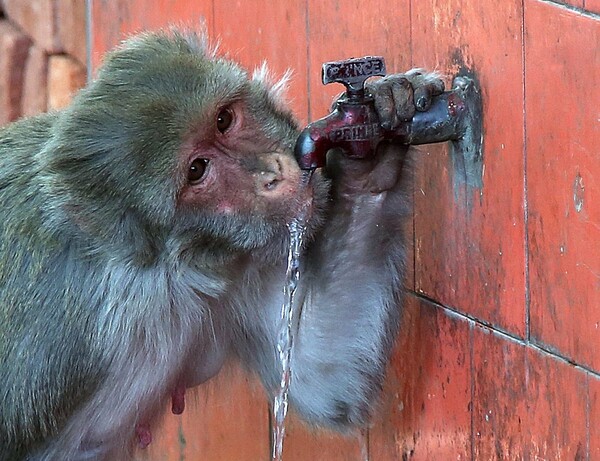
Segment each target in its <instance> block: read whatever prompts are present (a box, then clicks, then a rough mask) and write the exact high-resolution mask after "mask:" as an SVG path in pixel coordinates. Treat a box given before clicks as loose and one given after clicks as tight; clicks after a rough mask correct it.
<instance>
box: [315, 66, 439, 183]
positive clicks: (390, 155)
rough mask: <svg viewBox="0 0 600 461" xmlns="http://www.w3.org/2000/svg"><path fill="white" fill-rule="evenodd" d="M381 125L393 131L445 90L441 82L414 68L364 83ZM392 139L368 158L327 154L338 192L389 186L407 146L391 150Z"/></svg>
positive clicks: (431, 75)
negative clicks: (372, 100) (352, 158)
mask: <svg viewBox="0 0 600 461" xmlns="http://www.w3.org/2000/svg"><path fill="white" fill-rule="evenodd" d="M367 91H368V92H369V93H370V94H371V95H372V97H373V99H374V103H375V110H376V111H377V115H378V116H379V120H380V125H381V127H382V128H383V129H384V130H388V131H393V130H396V129H398V128H399V127H400V126H401V125H402V124H403V123H406V122H409V121H410V120H411V119H412V118H413V116H414V115H415V113H416V112H421V111H426V110H428V109H429V107H430V106H431V101H432V98H433V97H434V96H437V95H439V94H441V93H443V91H444V82H443V81H442V80H441V79H440V78H439V77H438V76H437V75H436V74H433V73H427V72H423V71H421V70H419V69H413V70H410V71H408V72H407V73H405V74H393V75H388V76H387V77H384V78H382V79H379V80H374V81H371V82H369V83H368V84H367ZM389 144H394V143H393V142H382V143H381V144H380V146H379V148H378V150H377V154H376V155H375V156H374V157H373V158H370V159H364V160H363V159H361V160H351V159H349V158H346V157H345V156H344V154H343V153H342V152H340V151H337V152H335V151H334V152H332V153H331V154H330V156H329V157H328V163H327V174H328V176H330V177H331V178H332V179H333V183H334V191H335V192H337V193H338V194H343V195H345V194H361V193H365V192H367V193H374V194H376V193H380V192H383V191H386V190H390V189H392V188H393V187H394V186H395V185H396V183H397V181H398V177H399V174H400V171H401V169H402V160H403V159H404V154H405V152H406V149H407V147H406V146H401V145H399V146H397V147H396V148H395V149H393V150H392V151H390V149H389V148H388V147H387V146H388V145H389Z"/></svg>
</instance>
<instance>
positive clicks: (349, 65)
mask: <svg viewBox="0 0 600 461" xmlns="http://www.w3.org/2000/svg"><path fill="white" fill-rule="evenodd" d="M376 75H377V76H381V77H383V76H384V75H385V60H384V59H383V58H382V57H381V56H365V57H364V58H353V59H346V60H344V61H333V62H326V63H325V64H323V69H322V73H321V79H322V81H323V84H324V85H327V84H328V83H333V82H336V83H342V84H343V85H345V86H346V93H347V95H348V98H349V99H350V100H356V99H359V98H362V97H364V95H365V81H366V80H367V79H368V78H369V77H373V76H376Z"/></svg>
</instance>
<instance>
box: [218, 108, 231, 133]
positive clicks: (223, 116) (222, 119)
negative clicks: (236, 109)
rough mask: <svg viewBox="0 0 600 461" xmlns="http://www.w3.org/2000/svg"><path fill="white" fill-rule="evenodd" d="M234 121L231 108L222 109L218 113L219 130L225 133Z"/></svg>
mask: <svg viewBox="0 0 600 461" xmlns="http://www.w3.org/2000/svg"><path fill="white" fill-rule="evenodd" d="M232 122H233V111H232V110H231V109H222V110H221V112H219V115H217V130H219V131H220V132H221V133H225V132H226V131H227V130H228V129H229V127H230V126H231V123H232Z"/></svg>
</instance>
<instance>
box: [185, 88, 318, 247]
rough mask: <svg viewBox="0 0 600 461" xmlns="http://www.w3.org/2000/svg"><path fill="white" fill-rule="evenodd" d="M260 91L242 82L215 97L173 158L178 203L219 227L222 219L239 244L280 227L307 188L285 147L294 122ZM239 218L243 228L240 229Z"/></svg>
mask: <svg viewBox="0 0 600 461" xmlns="http://www.w3.org/2000/svg"><path fill="white" fill-rule="evenodd" d="M260 98H261V94H260V92H258V94H257V92H255V91H252V90H251V88H247V89H245V90H244V91H243V93H242V94H241V95H239V96H238V97H236V98H234V99H232V100H231V101H227V102H221V104H216V105H215V106H214V108H212V109H211V110H209V111H208V113H205V114H203V117H202V122H201V123H198V124H196V125H195V126H193V128H192V132H191V133H190V134H189V135H187V136H186V138H187V139H185V142H184V143H183V146H182V149H181V152H180V158H179V166H180V167H179V171H178V175H179V176H180V189H179V195H178V199H177V206H178V211H179V212H181V213H183V214H186V215H188V216H189V215H190V214H191V215H196V216H199V217H201V218H202V222H206V218H210V220H211V221H212V222H213V223H214V222H219V223H220V225H219V226H218V227H219V233H220V234H224V233H226V227H227V224H228V223H229V224H230V227H231V233H232V234H236V235H235V239H234V240H235V241H236V242H238V243H241V244H242V246H260V245H262V244H266V243H267V242H268V241H269V239H271V238H273V237H274V236H275V234H277V233H280V232H283V231H284V230H285V225H286V224H287V223H289V222H290V221H291V220H292V219H293V218H294V217H296V216H297V215H298V214H299V213H300V211H301V209H303V208H305V207H306V204H307V203H309V202H310V201H311V200H312V193H313V189H312V186H311V187H306V186H305V185H304V184H303V181H302V172H301V170H300V169H299V167H298V164H297V163H296V161H295V159H294V157H293V155H292V146H293V143H294V141H295V139H296V136H297V130H296V129H295V126H294V125H293V123H292V122H291V120H290V119H288V118H286V117H284V116H282V114H279V113H277V112H276V111H274V110H272V109H271V108H270V107H269V104H268V103H267V102H268V101H266V100H261V99H260ZM240 222H245V223H246V226H248V225H249V226H251V227H253V228H252V229H251V232H247V230H246V231H245V232H240V229H239V223H240ZM242 235H245V236H246V237H245V240H246V242H245V244H244V242H243V240H244V239H243V238H241V237H242ZM222 236H223V237H225V235H222Z"/></svg>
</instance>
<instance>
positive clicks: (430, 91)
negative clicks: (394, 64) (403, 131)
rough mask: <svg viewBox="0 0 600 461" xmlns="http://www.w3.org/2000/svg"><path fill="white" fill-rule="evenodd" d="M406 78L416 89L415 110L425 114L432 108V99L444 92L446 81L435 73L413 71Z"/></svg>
mask: <svg viewBox="0 0 600 461" xmlns="http://www.w3.org/2000/svg"><path fill="white" fill-rule="evenodd" d="M406 78H407V79H408V81H409V82H410V83H411V85H412V87H413V89H414V100H415V108H416V109H417V110H418V111H420V112H424V111H426V110H428V109H429V107H430V106H431V99H432V98H433V97H434V96H437V95H439V94H442V93H443V92H444V88H445V87H444V81H443V80H442V79H441V78H439V76H438V75H437V74H435V73H430V72H424V71H422V70H420V69H412V70H410V71H408V72H407V73H406Z"/></svg>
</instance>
